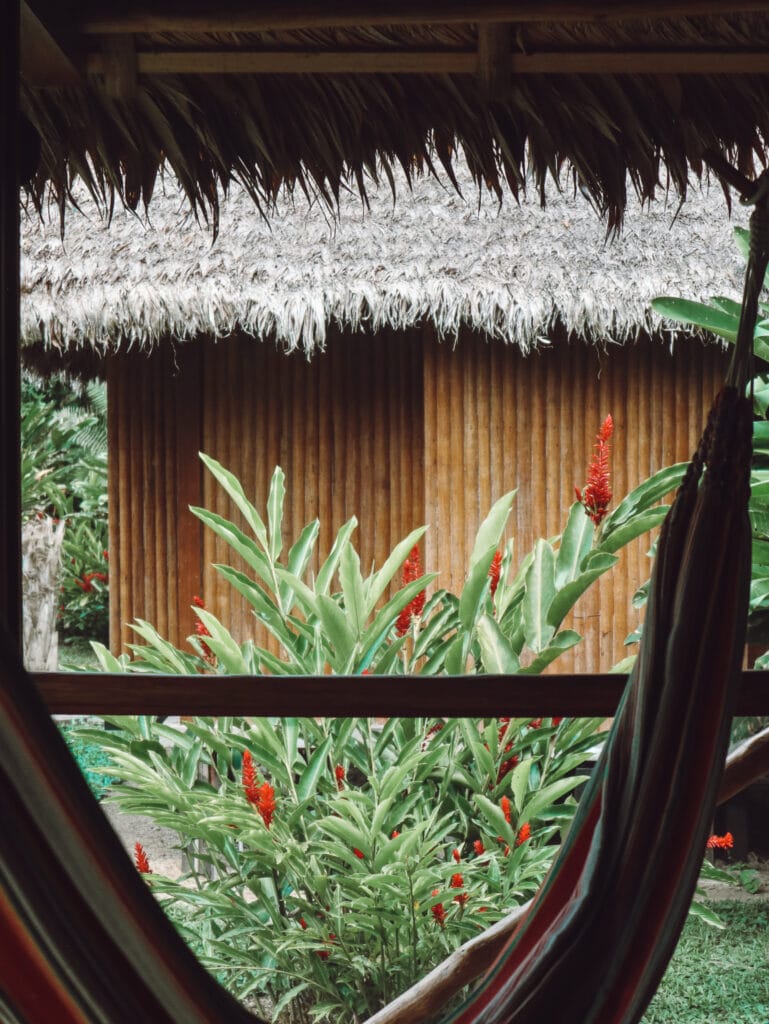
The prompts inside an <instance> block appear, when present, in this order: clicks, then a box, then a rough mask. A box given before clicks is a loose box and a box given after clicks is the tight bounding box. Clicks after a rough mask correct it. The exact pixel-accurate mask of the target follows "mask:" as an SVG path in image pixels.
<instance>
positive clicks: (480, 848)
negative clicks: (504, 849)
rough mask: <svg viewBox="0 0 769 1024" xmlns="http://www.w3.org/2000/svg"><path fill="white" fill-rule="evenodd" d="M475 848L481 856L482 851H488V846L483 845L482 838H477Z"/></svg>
mask: <svg viewBox="0 0 769 1024" xmlns="http://www.w3.org/2000/svg"><path fill="white" fill-rule="evenodd" d="M473 849H474V850H475V852H476V853H477V854H478V856H479V857H480V855H481V854H482V853H485V852H486V847H485V846H484V845H483V843H482V842H481V840H480V839H476V840H475V842H474V843H473Z"/></svg>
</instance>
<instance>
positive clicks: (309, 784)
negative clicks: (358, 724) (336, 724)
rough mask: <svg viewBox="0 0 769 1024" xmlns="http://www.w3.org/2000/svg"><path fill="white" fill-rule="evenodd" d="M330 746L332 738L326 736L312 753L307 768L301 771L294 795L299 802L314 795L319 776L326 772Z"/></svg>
mask: <svg viewBox="0 0 769 1024" xmlns="http://www.w3.org/2000/svg"><path fill="white" fill-rule="evenodd" d="M332 744H333V737H331V736H327V737H326V738H325V740H323V742H322V743H321V745H320V746H319V747H318V748H317V750H315V751H314V752H313V755H312V757H311V758H310V760H309V761H308V763H307V767H306V768H305V769H304V770H303V771H302V774H301V777H300V779H299V782H298V784H297V787H296V793H297V796H298V797H299V799H300V800H309V799H310V797H312V796H314V795H315V790H316V789H317V788H318V781H319V779H320V777H321V775H323V773H324V772H325V771H327V770H328V767H329V761H328V756H329V754H330V752H331V746H332Z"/></svg>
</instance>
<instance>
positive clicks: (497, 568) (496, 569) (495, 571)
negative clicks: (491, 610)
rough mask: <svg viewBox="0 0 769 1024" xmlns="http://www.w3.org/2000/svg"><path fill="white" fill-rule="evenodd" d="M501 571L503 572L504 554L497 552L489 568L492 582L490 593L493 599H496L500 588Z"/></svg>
mask: <svg viewBox="0 0 769 1024" xmlns="http://www.w3.org/2000/svg"><path fill="white" fill-rule="evenodd" d="M501 571H502V552H501V551H495V552H494V557H493V558H492V560H491V565H490V566H489V580H490V581H491V582H490V585H489V591H490V592H491V596H492V598H493V597H494V595H495V594H496V592H497V587H498V586H499V574H500V572H501Z"/></svg>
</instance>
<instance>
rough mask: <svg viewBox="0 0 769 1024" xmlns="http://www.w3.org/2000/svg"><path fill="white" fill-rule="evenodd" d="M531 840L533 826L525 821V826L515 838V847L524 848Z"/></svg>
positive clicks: (522, 826)
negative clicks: (528, 840) (527, 841)
mask: <svg viewBox="0 0 769 1024" xmlns="http://www.w3.org/2000/svg"><path fill="white" fill-rule="evenodd" d="M530 838H531V825H530V824H529V823H528V821H525V822H524V823H523V825H521V827H520V828H519V829H518V835H517V836H516V837H515V845H516V846H522V845H523V844H524V843H525V842H526V840H527V839H530Z"/></svg>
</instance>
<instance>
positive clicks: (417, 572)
mask: <svg viewBox="0 0 769 1024" xmlns="http://www.w3.org/2000/svg"><path fill="white" fill-rule="evenodd" d="M422 575H423V572H422V559H421V558H420V556H419V545H418V544H415V545H414V547H413V548H412V549H411V552H410V553H409V556H408V558H407V559H406V561H405V562H404V563H403V572H402V574H401V586H403V587H405V586H406V584H407V583H413V582H414V580H418V579H419V577H420V576H422ZM424 606H425V591H424V590H420V592H419V593H418V594H417V596H416V597H415V598H413V599H412V600H411V601H409V603H408V604H407V605H406V607H405V608H404V609H403V611H402V612H401V613H400V615H399V616H398V621H397V622H396V624H395V631H396V633H397V634H398V636H405V635H406V633H407V632H408V629H409V626H410V625H411V623H412V621H413V620H414V619H418V618H419V616H420V615H421V614H422V610H423V609H424Z"/></svg>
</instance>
